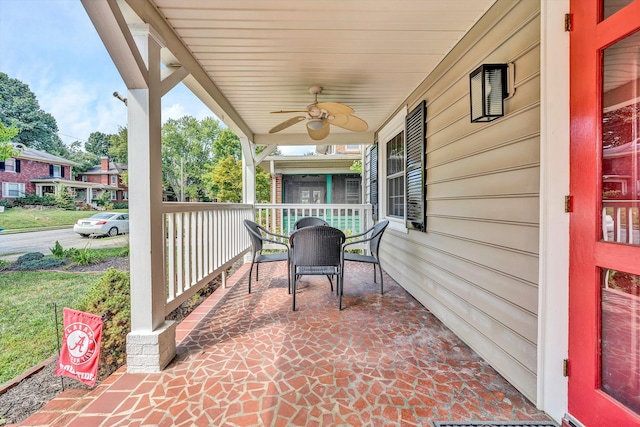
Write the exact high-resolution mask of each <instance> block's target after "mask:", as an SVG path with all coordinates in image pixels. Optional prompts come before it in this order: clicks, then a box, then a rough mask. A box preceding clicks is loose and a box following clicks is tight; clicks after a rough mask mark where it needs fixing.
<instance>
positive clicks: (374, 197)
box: [369, 145, 378, 221]
mask: <svg viewBox="0 0 640 427" xmlns="http://www.w3.org/2000/svg"><path fill="white" fill-rule="evenodd" d="M369 203H371V207H372V211H373V212H372V213H373V220H374V221H377V220H378V146H377V145H374V146H373V147H371V150H369Z"/></svg>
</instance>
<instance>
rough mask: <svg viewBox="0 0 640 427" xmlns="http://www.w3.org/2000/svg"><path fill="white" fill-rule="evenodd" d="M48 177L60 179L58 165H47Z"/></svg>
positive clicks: (59, 167) (60, 173)
mask: <svg viewBox="0 0 640 427" xmlns="http://www.w3.org/2000/svg"><path fill="white" fill-rule="evenodd" d="M49 176H52V177H54V178H60V177H62V176H63V175H62V166H60V165H49Z"/></svg>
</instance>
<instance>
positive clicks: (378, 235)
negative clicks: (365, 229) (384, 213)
mask: <svg viewBox="0 0 640 427" xmlns="http://www.w3.org/2000/svg"><path fill="white" fill-rule="evenodd" d="M387 225H389V221H388V220H386V219H385V220H383V221H380V222H379V223H377V224H376V225H374V226H373V227H371V240H369V251H370V252H371V254H372V255H373V256H375V257H376V258H378V249H380V240H381V239H382V234H383V233H384V230H385V229H386V228H387Z"/></svg>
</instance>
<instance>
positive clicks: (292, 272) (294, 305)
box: [291, 265, 297, 311]
mask: <svg viewBox="0 0 640 427" xmlns="http://www.w3.org/2000/svg"><path fill="white" fill-rule="evenodd" d="M295 270H296V266H295V265H294V266H293V268H292V269H291V276H292V277H293V286H292V289H291V292H292V293H293V295H292V298H291V299H292V301H293V311H296V282H297V275H296V274H295Z"/></svg>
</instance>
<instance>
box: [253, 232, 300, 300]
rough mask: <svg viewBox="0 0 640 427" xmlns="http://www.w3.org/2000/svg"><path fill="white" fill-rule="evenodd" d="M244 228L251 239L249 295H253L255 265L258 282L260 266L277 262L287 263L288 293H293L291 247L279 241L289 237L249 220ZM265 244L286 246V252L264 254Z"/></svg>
mask: <svg viewBox="0 0 640 427" xmlns="http://www.w3.org/2000/svg"><path fill="white" fill-rule="evenodd" d="M244 226H245V227H246V228H247V230H248V231H249V237H250V238H251V252H252V253H251V267H250V268H249V293H251V274H252V272H253V265H254V264H255V265H256V280H258V266H259V265H260V263H263V262H277V261H287V280H288V281H289V283H288V288H287V289H288V292H289V293H291V276H290V275H289V273H288V272H289V245H287V244H286V243H285V242H286V240H285V242H283V241H282V240H278V239H287V238H288V237H287V236H283V235H281V234H276V233H271V232H270V231H268V230H267V229H265V228H264V227H262V226H260V225H259V224H256V223H255V222H253V221H249V220H248V219H245V220H244ZM264 242H269V243H273V244H276V245H282V246H284V248H283V249H286V251H285V252H276V253H272V254H263V253H262V246H263V243H264Z"/></svg>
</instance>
